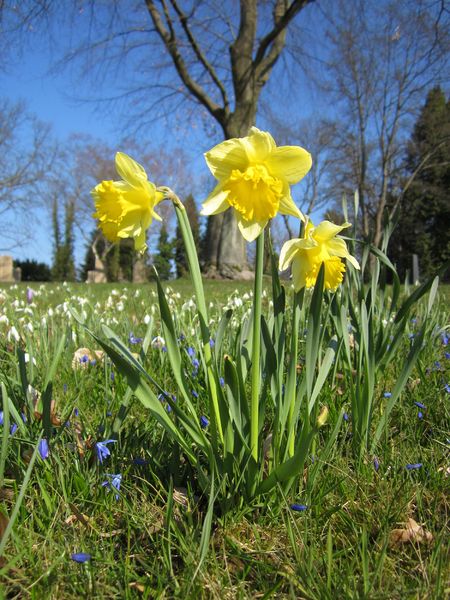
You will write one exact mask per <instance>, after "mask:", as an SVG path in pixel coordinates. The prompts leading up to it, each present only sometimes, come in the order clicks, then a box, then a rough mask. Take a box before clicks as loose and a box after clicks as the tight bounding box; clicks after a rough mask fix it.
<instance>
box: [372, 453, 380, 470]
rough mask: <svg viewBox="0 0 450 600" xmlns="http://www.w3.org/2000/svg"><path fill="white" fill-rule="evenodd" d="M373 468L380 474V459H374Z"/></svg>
mask: <svg viewBox="0 0 450 600" xmlns="http://www.w3.org/2000/svg"><path fill="white" fill-rule="evenodd" d="M373 468H374V469H375V471H376V472H377V473H378V469H379V468H380V462H379V460H378V458H377V457H376V456H375V458H374V459H373Z"/></svg>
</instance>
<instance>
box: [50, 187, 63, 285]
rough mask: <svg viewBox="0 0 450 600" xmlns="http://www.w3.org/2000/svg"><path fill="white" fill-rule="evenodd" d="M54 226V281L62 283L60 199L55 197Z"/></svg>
mask: <svg viewBox="0 0 450 600" xmlns="http://www.w3.org/2000/svg"><path fill="white" fill-rule="evenodd" d="M52 226H53V265H52V280H53V281H61V280H62V278H63V277H62V274H63V264H62V263H63V256H62V254H63V253H62V244H61V231H60V228H59V216H58V198H57V196H56V195H55V197H54V199H53V205H52Z"/></svg>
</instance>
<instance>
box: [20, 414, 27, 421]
mask: <svg viewBox="0 0 450 600" xmlns="http://www.w3.org/2000/svg"><path fill="white" fill-rule="evenodd" d="M20 416H21V417H22V421H23V422H24V423H26V422H27V416H26V414H25V413H20Z"/></svg>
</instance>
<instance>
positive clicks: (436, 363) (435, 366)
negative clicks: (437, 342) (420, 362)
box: [433, 360, 442, 371]
mask: <svg viewBox="0 0 450 600" xmlns="http://www.w3.org/2000/svg"><path fill="white" fill-rule="evenodd" d="M441 368H442V365H441V363H440V362H439V361H438V360H435V361H434V367H433V370H435V371H440V370H441Z"/></svg>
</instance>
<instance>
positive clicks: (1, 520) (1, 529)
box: [0, 512, 9, 540]
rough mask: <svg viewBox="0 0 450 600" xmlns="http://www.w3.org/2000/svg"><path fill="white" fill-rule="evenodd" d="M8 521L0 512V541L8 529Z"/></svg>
mask: <svg viewBox="0 0 450 600" xmlns="http://www.w3.org/2000/svg"><path fill="white" fill-rule="evenodd" d="M8 523H9V519H8V517H6V516H5V515H4V514H3V513H2V512H0V540H1V539H2V538H3V535H4V533H5V531H6V528H7V527H8Z"/></svg>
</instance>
